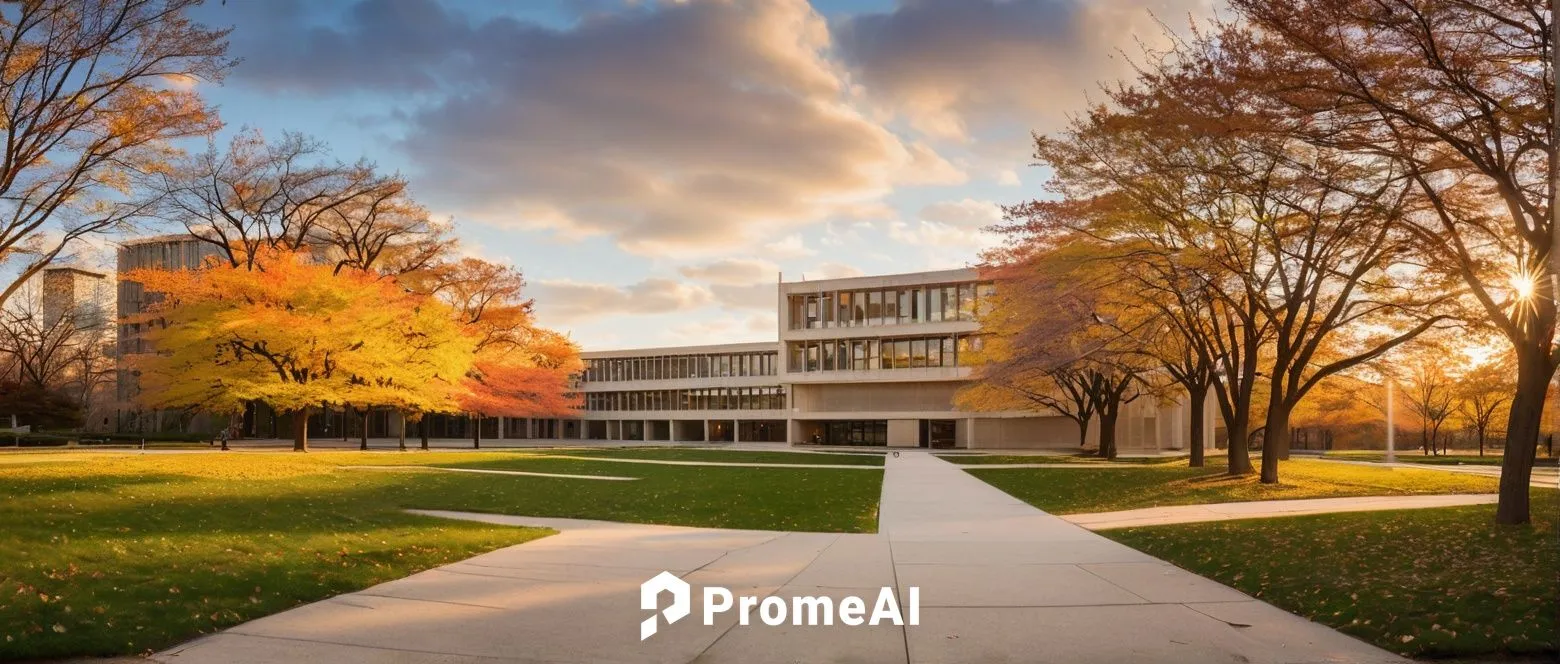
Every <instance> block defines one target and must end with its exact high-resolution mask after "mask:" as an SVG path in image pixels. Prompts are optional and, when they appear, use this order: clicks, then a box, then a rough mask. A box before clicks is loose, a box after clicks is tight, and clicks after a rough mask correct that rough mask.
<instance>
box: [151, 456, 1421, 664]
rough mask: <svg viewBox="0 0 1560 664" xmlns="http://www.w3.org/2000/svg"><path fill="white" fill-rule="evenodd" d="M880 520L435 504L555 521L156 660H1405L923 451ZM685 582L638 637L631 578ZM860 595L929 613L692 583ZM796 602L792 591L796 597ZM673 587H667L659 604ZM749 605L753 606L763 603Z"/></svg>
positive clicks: (889, 482)
mask: <svg viewBox="0 0 1560 664" xmlns="http://www.w3.org/2000/svg"><path fill="white" fill-rule="evenodd" d="M887 464H888V465H887V467H886V474H885V476H884V483H883V500H882V513H881V521H880V527H881V531H882V532H880V533H878V534H859V535H858V534H849V535H842V534H820V533H777V532H759V531H735V530H713V529H700V528H677V527H670V526H649V525H634V524H618V523H603V522H592V521H577V520H568V519H543V518H532V517H514V516H498V515H471V514H453V513H439V514H440V515H442V516H448V517H456V518H471V519H476V520H482V521H488V522H494V523H512V524H525V525H538V526H549V527H553V528H556V529H558V530H560V531H561V534H559V535H556V536H553V537H548V538H545V539H542V540H539V541H535V542H531V543H527V544H523V545H519V546H513V547H509V548H506V549H501V550H499V551H494V552H492V553H488V554H484V555H481V556H477V557H475V558H472V559H469V560H466V561H462V562H459V563H455V564H452V565H447V566H444V567H441V568H438V569H435V570H430V571H427V572H423V573H421V574H416V575H413V576H410V577H407V578H405V579H400V580H397V581H392V582H389V583H385V584H381V585H379V586H375V587H373V588H369V589H367V590H364V591H361V592H357V593H350V594H347V595H342V596H340V597H336V598H332V599H328V600H324V601H321V602H316V603H314V604H310V605H307V606H304V607H300V608H297V609H293V610H291V611H286V612H283V613H280V614H277V615H274V616H270V617H267V618H262V619H259V620H255V621H251V622H249V623H245V624H243V625H239V626H237V627H234V628H232V629H229V630H226V631H224V632H220V633H217V634H214V635H211V636H207V637H204V638H202V639H199V640H196V641H193V642H191V643H188V644H185V645H183V646H180V647H178V648H174V649H172V650H169V651H167V652H164V653H160V654H158V655H156V656H155V657H154V659H156V660H158V661H161V662H178V663H190V662H240V663H243V662H292V661H308V660H313V661H330V662H332V663H333V664H352V663H355V662H383V661H393V662H438V663H441V664H443V663H467V662H472V663H475V662H492V661H509V662H678V663H683V662H700V663H712V662H740V663H741V664H763V663H766V662H865V663H877V662H963V661H968V662H1058V663H1061V662H1068V663H1071V662H1101V663H1104V662H1111V663H1115V662H1198V663H1201V662H1258V663H1278V662H1297V663H1298V662H1403V661H1405V660H1401V659H1399V658H1397V657H1396V656H1394V655H1392V654H1390V653H1387V652H1385V651H1382V650H1380V649H1377V648H1375V647H1373V646H1370V645H1368V644H1365V643H1362V642H1360V641H1357V640H1355V639H1352V638H1350V637H1347V636H1344V635H1342V634H1339V633H1338V632H1335V631H1333V630H1331V629H1328V628H1326V627H1323V626H1320V625H1317V624H1315V623H1311V622H1308V621H1306V620H1304V619H1301V618H1299V617H1296V616H1294V615H1291V614H1289V613H1286V612H1284V611H1281V610H1279V609H1276V608H1274V607H1272V606H1270V605H1268V604H1265V603H1263V602H1259V601H1256V600H1254V599H1252V598H1250V597H1248V596H1246V595H1243V594H1241V593H1239V592H1237V591H1235V590H1232V589H1230V588H1228V587H1225V586H1223V585H1220V584H1218V583H1215V582H1213V581H1209V580H1207V579H1204V578H1202V577H1199V576H1196V575H1194V574H1191V573H1189V572H1185V571H1182V570H1180V569H1178V568H1176V567H1173V566H1171V565H1169V564H1168V563H1165V562H1162V561H1160V560H1157V559H1155V558H1152V557H1150V556H1147V555H1145V554H1143V553H1140V552H1138V551H1135V550H1133V549H1130V548H1128V547H1125V546H1122V545H1120V544H1117V543H1115V542H1112V541H1110V540H1107V539H1105V538H1103V537H1101V536H1099V535H1096V534H1094V533H1091V532H1089V531H1087V530H1084V529H1083V528H1080V527H1078V526H1075V525H1073V524H1070V523H1067V522H1066V521H1064V520H1062V519H1060V518H1057V517H1054V516H1051V515H1049V514H1046V513H1044V512H1041V511H1039V510H1037V509H1035V508H1033V507H1030V506H1029V505H1027V504H1025V503H1022V502H1020V501H1018V500H1016V499H1014V498H1012V497H1009V496H1008V495H1007V494H1004V493H1002V492H1001V491H998V490H996V489H995V488H992V487H991V486H989V485H987V484H985V483H983V482H981V481H980V480H978V479H976V478H974V477H973V476H971V475H969V474H968V473H965V472H963V471H962V470H960V469H959V468H958V467H956V466H954V465H952V464H949V463H946V462H944V461H941V460H938V459H936V458H933V457H932V456H930V455H928V454H924V453H916V452H906V453H904V454H902V455H901V456H900V457H898V458H890V459H888V460H887ZM663 570H667V571H671V572H674V573H676V574H678V575H679V576H680V577H681V578H683V579H684V580H686V581H687V582H689V583H690V584H692V585H693V586H694V591H693V597H694V598H695V599H694V606H693V614H692V615H690V616H688V617H686V618H683V619H682V620H680V621H679V622H676V623H673V624H670V625H667V624H665V622H664V621H662V622H661V626H660V629H659V632H658V633H656V634H655V635H654V636H651V637H650V638H649V639H648V640H644V641H641V640H639V626H640V621H642V620H644V619H646V618H647V617H649V616H650V615H652V612H651V611H648V610H642V609H640V605H639V584H640V583H642V582H644V581H646V580H648V579H649V578H651V577H652V576H654V575H656V574H658V573H660V572H661V571H663ZM707 585H720V586H725V587H728V588H729V589H730V590H731V591H732V592H733V593H734V594H737V595H758V596H778V597H780V598H792V597H798V596H812V597H820V596H827V597H831V598H834V599H835V600H836V601H838V600H840V599H841V598H843V597H845V596H847V595H856V596H861V597H863V598H865V599H866V601H867V603H868V608H869V609H870V607H871V604H872V602H873V599H874V598H875V597H876V596H877V595H878V591H879V588H880V587H885V586H886V587H891V588H894V589H896V591H897V595H898V597H899V601H900V602H901V603H902V604H903V603H904V602H906V601H907V600H908V590H907V588H909V587H911V586H914V587H917V588H919V597H920V600H921V602H920V604H921V606H920V612H919V614H920V615H919V618H920V624H919V626H912V627H900V626H895V625H892V624H882V625H878V626H875V627H874V626H861V627H847V626H844V625H842V624H839V623H838V622H836V624H835V625H834V626H810V627H809V626H804V627H792V626H789V625H786V626H779V627H770V626H765V625H763V624H761V623H760V622H759V620H758V619H757V617H756V616H755V617H753V619H752V620H751V622H752V624H750V625H746V626H743V625H738V624H736V623H737V613H738V612H737V610H735V609H734V610H732V611H728V612H725V613H721V614H717V615H716V616H714V618H715V619H714V621H713V622H714V624H713V625H709V626H706V625H704V624H703V621H702V617H703V611H702V603H701V602H700V601H699V598H700V597H702V590H701V589H702V587H704V586H707ZM787 604H788V605H789V602H787ZM664 605H665V602H664V601H663V606H664ZM754 613H756V612H754Z"/></svg>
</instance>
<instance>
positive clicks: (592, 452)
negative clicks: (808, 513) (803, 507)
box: [527, 447, 883, 466]
mask: <svg viewBox="0 0 1560 664" xmlns="http://www.w3.org/2000/svg"><path fill="white" fill-rule="evenodd" d="M527 451H528V452H530V453H532V454H542V455H547V454H566V455H569V456H588V457H609V458H614V459H654V460H658V461H721V462H726V463H773V464H823V465H830V466H881V465H883V455H882V454H850V453H815V452H769V451H756V450H722V449H702V448H689V447H615V448H608V449H602V448H599V447H579V448H570V447H563V448H553V449H538V450H527Z"/></svg>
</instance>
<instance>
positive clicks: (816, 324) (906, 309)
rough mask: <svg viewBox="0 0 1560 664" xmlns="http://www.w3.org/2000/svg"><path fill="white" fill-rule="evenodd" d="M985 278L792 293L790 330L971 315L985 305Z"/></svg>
mask: <svg viewBox="0 0 1560 664" xmlns="http://www.w3.org/2000/svg"><path fill="white" fill-rule="evenodd" d="M991 298H992V285H991V284H989V283H979V284H977V283H966V284H947V285H942V286H916V287H910V288H888V289H872V290H848V291H830V292H827V293H811V294H807V295H792V296H791V298H790V302H789V308H790V312H789V313H790V321H791V322H790V327H791V329H793V330H798V329H804V328H805V329H812V328H828V327H863V326H868V325H909V324H912V323H938V322H943V321H966V320H975V319H976V317H977V316H978V315H980V314H981V312H982V311H983V310H984V308H985V307H989V306H990V301H991Z"/></svg>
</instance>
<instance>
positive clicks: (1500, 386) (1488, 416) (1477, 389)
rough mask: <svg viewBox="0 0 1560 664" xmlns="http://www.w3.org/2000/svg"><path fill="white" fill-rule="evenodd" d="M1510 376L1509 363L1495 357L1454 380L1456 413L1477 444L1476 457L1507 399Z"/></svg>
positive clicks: (1506, 359)
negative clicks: (1460, 416)
mask: <svg viewBox="0 0 1560 664" xmlns="http://www.w3.org/2000/svg"><path fill="white" fill-rule="evenodd" d="M1511 375H1512V367H1511V362H1510V360H1509V359H1508V358H1506V357H1499V356H1497V357H1494V358H1491V359H1488V360H1486V361H1484V362H1482V363H1480V364H1478V365H1476V366H1474V367H1473V368H1471V369H1469V370H1468V371H1467V372H1465V373H1463V375H1462V376H1461V377H1459V378H1458V380H1457V385H1456V392H1457V401H1458V406H1457V410H1458V412H1459V413H1460V414H1461V415H1462V417H1463V420H1464V421H1465V422H1467V423H1468V426H1469V428H1471V429H1473V432H1474V437H1475V438H1476V439H1478V441H1479V456H1484V443H1485V441H1486V440H1488V438H1489V431H1490V425H1491V424H1492V423H1493V422H1494V420H1495V415H1496V413H1497V412H1498V411H1499V410H1500V409H1501V407H1502V406H1504V405H1506V402H1507V401H1508V400H1510V399H1511V390H1512V385H1511V383H1512V381H1511Z"/></svg>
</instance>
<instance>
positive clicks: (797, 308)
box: [786, 295, 807, 330]
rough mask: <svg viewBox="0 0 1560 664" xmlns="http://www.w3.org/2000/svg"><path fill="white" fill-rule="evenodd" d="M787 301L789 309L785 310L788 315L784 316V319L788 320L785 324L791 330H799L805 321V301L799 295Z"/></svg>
mask: <svg viewBox="0 0 1560 664" xmlns="http://www.w3.org/2000/svg"><path fill="white" fill-rule="evenodd" d="M789 300H790V307H789V308H788V310H787V311H788V315H787V316H786V318H787V319H789V320H788V321H787V324H788V325H789V326H790V328H791V329H793V330H796V329H800V328H801V327H802V325H804V324H805V322H806V320H807V304H806V300H804V299H803V298H802V296H800V295H792V296H791V297H790V298H789Z"/></svg>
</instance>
